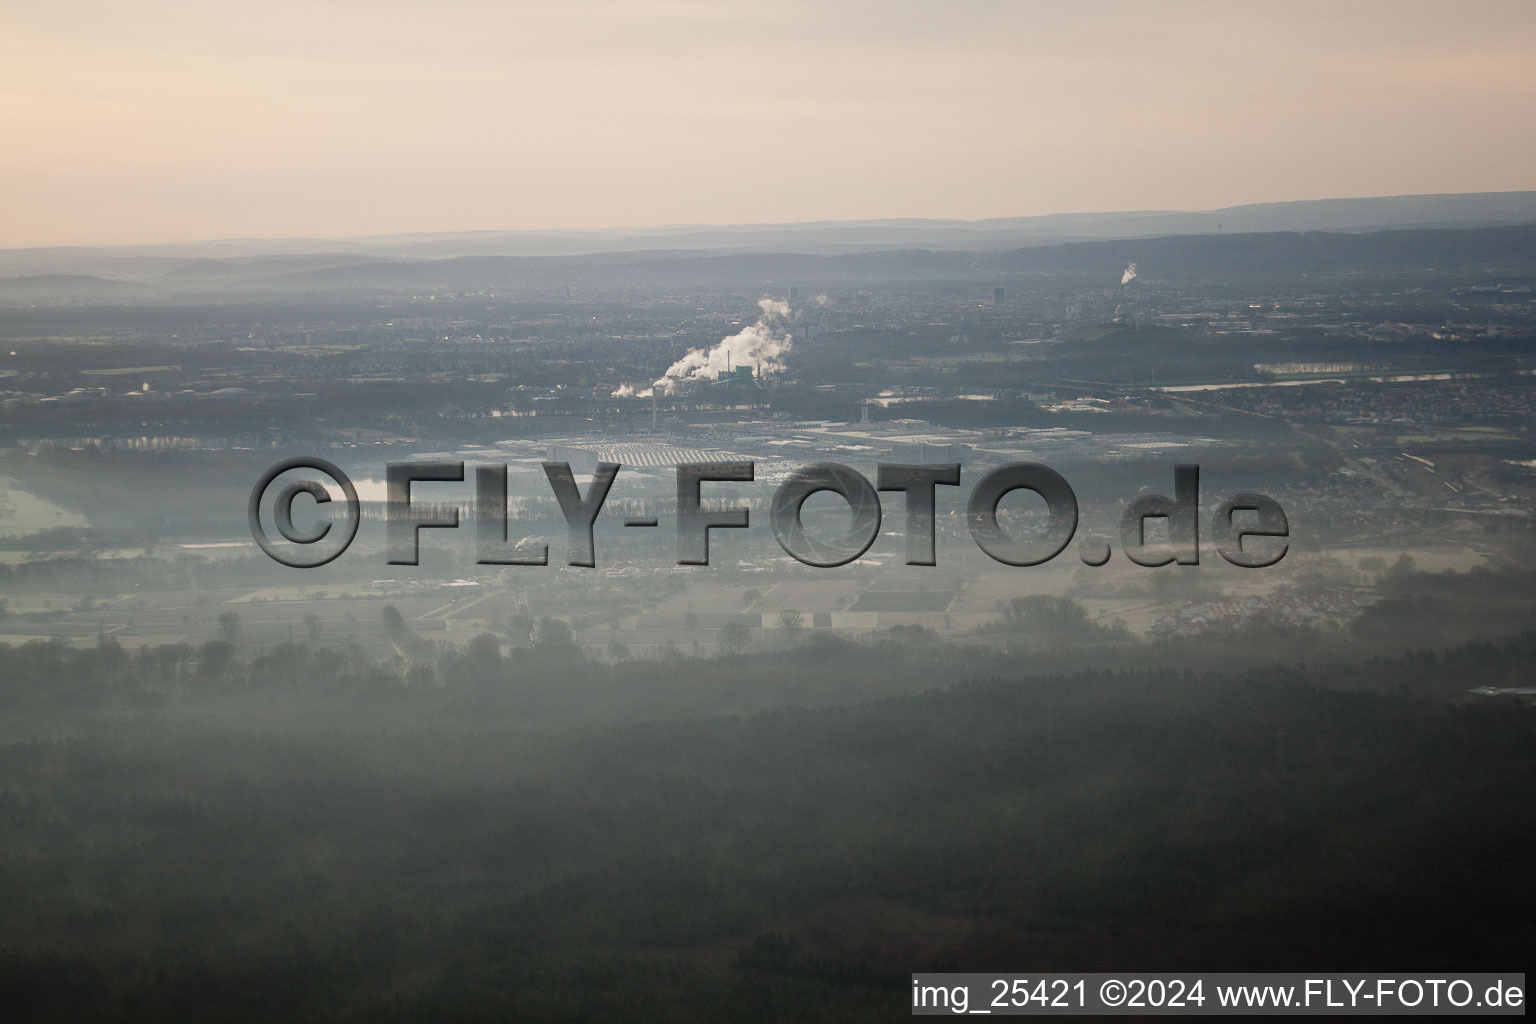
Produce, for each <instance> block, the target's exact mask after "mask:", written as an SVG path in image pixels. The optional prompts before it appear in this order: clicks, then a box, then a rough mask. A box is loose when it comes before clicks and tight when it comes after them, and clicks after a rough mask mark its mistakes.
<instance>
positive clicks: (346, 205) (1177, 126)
mask: <svg viewBox="0 0 1536 1024" xmlns="http://www.w3.org/2000/svg"><path fill="white" fill-rule="evenodd" d="M1533 118H1536V3H1533V2H1531V0H1514V2H1468V0H1457V2H1454V3H1451V2H1446V3H1436V4H1424V3H1409V2H1402V0H1393V2H1357V3H1350V2H1347V0H1332V2H1328V3H1317V4H1310V3H1307V4H1303V3H1284V2H1273V0H1272V2H1266V3H1253V4H1242V3H1226V2H1224V3H1186V2H1166V0H1165V2H1162V3H1151V2H1142V3H1092V2H1075V3H1011V4H994V3H963V2H956V0H950V2H939V0H934V2H925V3H913V2H906V0H884V2H880V3H836V2H816V3H798V2H782V0H780V2H773V3H746V2H736V3H732V2H728V0H719V2H713V3H692V2H681V0H679V2H636V3H627V4H623V5H600V4H588V3H581V2H570V0H566V2H560V3H548V4H537V5H533V4H517V3H489V2H465V0H439V2H433V3H403V2H397V0H260V2H253V0H246V2H244V3H240V4H234V3H224V2H219V0H153V2H140V0H111V2H95V0H90V2H71V0H0V138H3V139H4V145H3V146H0V195H3V196H4V206H3V209H4V215H3V217H0V246H17V245H34V244H61V243H91V242H150V241H171V240H190V239H202V238H230V237H272V236H295V235H305V236H347V235H361V234H387V233H395V232H408V231H449V230H471V229H482V228H503V229H516V228H554V227H612V226H619V227H622V226H645V225H657V224H675V223H742V222H770V221H787V220H819V219H847V218H865V217H963V218H975V217H996V216H1015V215H1029V214H1039V213H1060V212H1069V211H1090V210H1128V209H1209V208H1212V207H1219V206H1227V205H1233V204H1238V203H1249V202H1267V201H1272V200H1286V199H1311V198H1321V197H1327V196H1363V195H1392V194H1402V193H1420V192H1472V191H1494V190H1504V189H1528V188H1536V130H1533V129H1532V124H1533Z"/></svg>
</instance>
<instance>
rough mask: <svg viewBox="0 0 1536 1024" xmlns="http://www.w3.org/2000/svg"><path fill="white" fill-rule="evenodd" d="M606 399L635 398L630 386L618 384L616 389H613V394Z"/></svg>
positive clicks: (633, 390)
mask: <svg viewBox="0 0 1536 1024" xmlns="http://www.w3.org/2000/svg"><path fill="white" fill-rule="evenodd" d="M608 397H609V398H634V397H635V389H634V388H633V387H631V386H630V385H628V384H620V385H619V386H618V387H616V388H614V389H613V394H611V395H609V396H608Z"/></svg>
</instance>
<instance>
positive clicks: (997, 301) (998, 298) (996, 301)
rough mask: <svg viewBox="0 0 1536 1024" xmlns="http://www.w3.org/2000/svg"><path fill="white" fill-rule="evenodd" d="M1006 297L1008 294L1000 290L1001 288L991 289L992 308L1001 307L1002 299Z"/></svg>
mask: <svg viewBox="0 0 1536 1024" xmlns="http://www.w3.org/2000/svg"><path fill="white" fill-rule="evenodd" d="M1007 296H1008V292H1007V291H1005V290H1004V289H1002V288H993V289H992V305H994V306H1001V305H1002V304H1003V299H1005V298H1007Z"/></svg>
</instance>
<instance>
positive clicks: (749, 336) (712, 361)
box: [652, 298, 794, 394]
mask: <svg viewBox="0 0 1536 1024" xmlns="http://www.w3.org/2000/svg"><path fill="white" fill-rule="evenodd" d="M757 306H758V308H759V309H761V310H762V314H761V315H760V316H759V317H758V318H757V322H756V323H754V324H752V325H750V326H748V327H743V328H742V329H741V330H740V331H738V332H737V333H735V334H733V335H731V336H730V337H729V338H726V339H724V340H723V341H720V342H717V343H716V344H715V345H714V347H713V348H708V349H702V348H696V349H694V350H692V351H691V352H689V353H688V354H687V355H685V356H683V358H681V359H679V360H678V361H677V362H675V363H673V364H672V365H671V366H670V367H668V368H667V372H666V373H665V374H664V375H662V376H661V377H660V378H659V379H657V381H656V382H655V384H653V385H652V387H655V388H660V389H661V391H662V393H663V394H671V393H672V391H674V390H675V389H676V388H677V386H678V385H679V384H683V383H686V382H688V381H697V380H719V379H720V377H721V376H723V375H724V374H726V373H729V372H730V367H731V366H732V365H735V366H750V367H751V368H752V370H753V372H756V371H757V370H758V369H759V368H761V370H762V372H763V373H783V372H784V356H785V355H786V354H788V352H789V350H790V347H791V345H792V344H793V341H794V339H793V336H792V335H791V334H790V333H789V331H788V327H789V303H787V302H781V301H780V300H778V299H770V298H761V299H758V300H757Z"/></svg>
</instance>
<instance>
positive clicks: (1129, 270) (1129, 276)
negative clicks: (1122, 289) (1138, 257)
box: [1120, 263, 1136, 284]
mask: <svg viewBox="0 0 1536 1024" xmlns="http://www.w3.org/2000/svg"><path fill="white" fill-rule="evenodd" d="M1134 280H1136V264H1134V263H1127V264H1126V265H1125V273H1123V274H1121V275H1120V283H1121V284H1130V283H1131V282H1132V281H1134Z"/></svg>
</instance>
